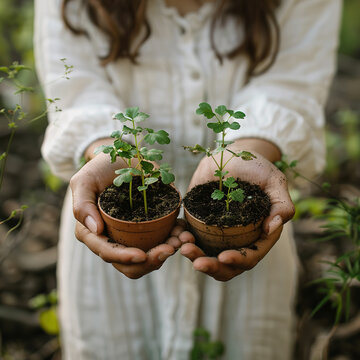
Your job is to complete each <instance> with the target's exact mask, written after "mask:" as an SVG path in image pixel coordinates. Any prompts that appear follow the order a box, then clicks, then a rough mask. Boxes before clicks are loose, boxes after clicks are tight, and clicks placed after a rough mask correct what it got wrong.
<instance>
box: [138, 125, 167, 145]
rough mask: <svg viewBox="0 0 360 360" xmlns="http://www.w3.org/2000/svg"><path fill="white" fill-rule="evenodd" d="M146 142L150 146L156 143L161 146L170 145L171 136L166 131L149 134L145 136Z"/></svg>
mask: <svg viewBox="0 0 360 360" xmlns="http://www.w3.org/2000/svg"><path fill="white" fill-rule="evenodd" d="M146 130H148V129H146ZM144 140H145V141H146V142H147V143H148V144H150V145H153V144H154V143H155V142H157V143H158V144H161V145H163V144H169V143H170V138H169V134H168V133H167V132H166V131H164V130H159V131H156V132H151V133H148V134H146V135H145V137H144Z"/></svg>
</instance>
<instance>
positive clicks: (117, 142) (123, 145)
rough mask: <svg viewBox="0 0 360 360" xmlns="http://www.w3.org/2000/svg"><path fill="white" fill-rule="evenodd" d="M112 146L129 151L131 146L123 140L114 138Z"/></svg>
mask: <svg viewBox="0 0 360 360" xmlns="http://www.w3.org/2000/svg"><path fill="white" fill-rule="evenodd" d="M114 147H115V148H116V149H117V150H120V149H121V150H124V151H129V150H130V149H131V148H132V146H131V145H130V144H128V143H126V142H125V141H122V140H120V139H116V140H115V141H114Z"/></svg>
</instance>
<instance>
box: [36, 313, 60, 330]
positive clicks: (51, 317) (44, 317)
mask: <svg viewBox="0 0 360 360" xmlns="http://www.w3.org/2000/svg"><path fill="white" fill-rule="evenodd" d="M39 321H40V326H41V327H42V328H43V329H44V330H45V331H46V332H47V333H48V334H50V335H58V334H59V332H60V329H59V322H58V318H57V312H56V307H55V306H52V307H51V308H50V309H48V310H44V311H41V313H40V315H39Z"/></svg>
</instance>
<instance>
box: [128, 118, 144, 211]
mask: <svg viewBox="0 0 360 360" xmlns="http://www.w3.org/2000/svg"><path fill="white" fill-rule="evenodd" d="M131 122H132V124H133V129H134V130H135V121H134V120H132V121H131ZM134 141H135V147H136V154H137V158H138V161H139V167H140V171H141V184H142V186H145V176H144V171H143V168H142V166H141V159H142V156H141V154H140V150H139V144H138V140H137V136H136V134H134ZM142 193H143V198H144V209H145V215H146V216H147V214H148V207H147V200H146V190H142Z"/></svg>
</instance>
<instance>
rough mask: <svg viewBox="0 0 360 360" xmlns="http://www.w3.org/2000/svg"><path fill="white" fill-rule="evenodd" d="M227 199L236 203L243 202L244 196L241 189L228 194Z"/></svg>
mask: <svg viewBox="0 0 360 360" xmlns="http://www.w3.org/2000/svg"><path fill="white" fill-rule="evenodd" d="M229 198H230V199H231V200H234V201H237V202H243V201H244V198H245V195H244V190H243V189H236V190H233V191H231V192H230V194H229Z"/></svg>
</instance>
